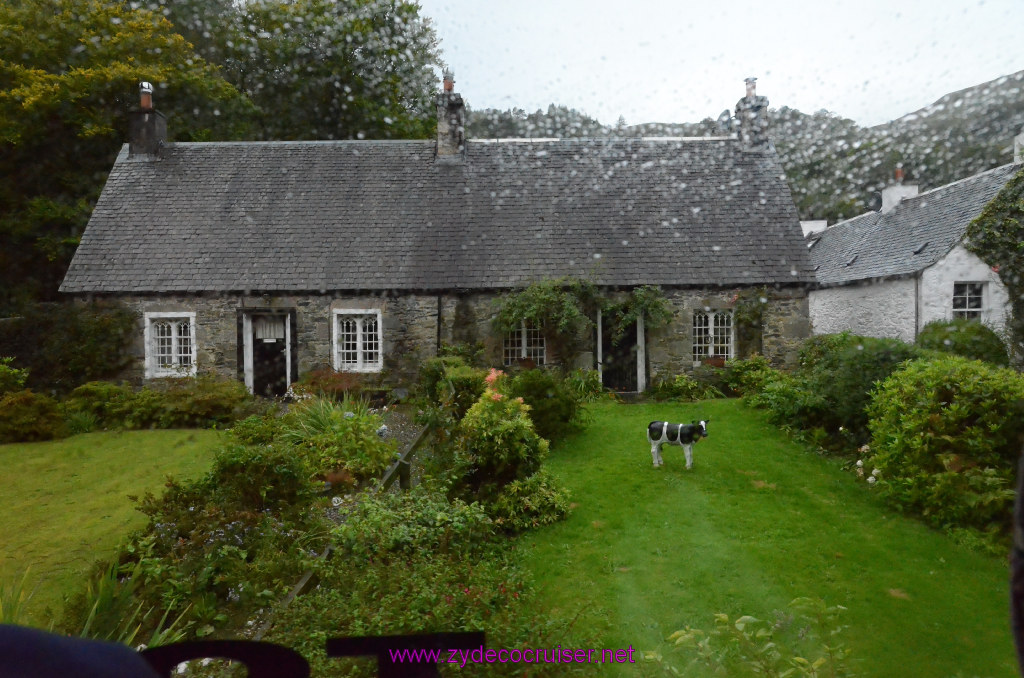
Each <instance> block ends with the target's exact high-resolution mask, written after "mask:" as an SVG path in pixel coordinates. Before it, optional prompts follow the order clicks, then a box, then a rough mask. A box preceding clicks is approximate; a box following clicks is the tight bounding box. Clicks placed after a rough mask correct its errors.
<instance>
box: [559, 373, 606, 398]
mask: <svg viewBox="0 0 1024 678" xmlns="http://www.w3.org/2000/svg"><path fill="white" fill-rule="evenodd" d="M562 383H563V385H564V386H565V389H566V390H567V391H568V392H569V393H570V394H571V395H572V397H573V398H574V399H575V400H576V402H578V403H592V402H596V401H597V400H598V399H599V398H600V397H601V396H602V395H603V394H604V386H603V385H602V384H601V373H600V372H598V371H597V370H585V369H582V368H577V369H575V370H573V371H571V372H569V374H567V375H565V380H564V381H563V382H562Z"/></svg>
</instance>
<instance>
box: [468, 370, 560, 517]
mask: <svg viewBox="0 0 1024 678" xmlns="http://www.w3.org/2000/svg"><path fill="white" fill-rule="evenodd" d="M488 379H490V383H491V384H492V385H500V382H499V380H502V379H503V375H502V374H501V373H500V372H498V371H496V370H493V371H492V372H491V373H490V374H489V375H488ZM529 411H530V408H529V406H528V405H526V404H525V403H524V402H523V399H522V398H511V397H505V396H504V395H503V394H502V393H501V392H500V391H498V390H496V389H494V388H491V387H488V388H487V389H486V390H485V391H484V392H483V395H482V396H481V397H480V399H479V400H477V402H476V403H475V404H474V405H473V406H472V407H471V408H469V411H468V412H466V416H465V417H463V418H462V421H461V422H460V423H459V426H458V440H457V448H456V458H455V464H456V470H457V473H458V476H459V478H458V481H457V492H458V493H459V494H460V495H463V496H465V497H466V498H468V499H478V500H481V501H484V502H490V501H493V500H494V499H495V498H496V497H497V496H498V494H499V493H500V492H501V490H502V488H503V487H504V486H505V485H507V484H508V483H510V482H512V481H513V480H521V479H524V478H527V477H529V476H531V475H533V474H534V473H536V472H537V470H538V469H539V468H540V464H541V461H543V459H544V458H545V457H546V456H547V453H548V441H546V440H544V439H543V438H541V437H540V436H539V435H537V432H536V431H535V430H534V428H533V422H532V421H531V420H530V415H529Z"/></svg>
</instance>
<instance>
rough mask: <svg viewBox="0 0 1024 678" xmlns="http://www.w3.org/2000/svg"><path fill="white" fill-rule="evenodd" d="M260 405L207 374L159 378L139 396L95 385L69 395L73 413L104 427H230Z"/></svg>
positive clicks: (241, 389)
mask: <svg viewBox="0 0 1024 678" xmlns="http://www.w3.org/2000/svg"><path fill="white" fill-rule="evenodd" d="M258 407H259V406H258V405H257V403H256V401H255V400H254V399H253V398H252V396H250V395H249V392H248V391H246V389H245V386H244V385H243V384H242V383H241V382H238V381H235V380H233V379H217V378H215V377H212V376H208V375H204V376H200V377H195V378H183V379H155V380H152V381H151V382H149V384H148V385H147V386H145V387H143V388H141V389H139V390H138V391H135V390H133V389H132V388H131V387H130V386H128V385H127V384H120V385H118V384H112V383H109V382H103V381H93V382H89V383H87V384H82V385H81V386H79V387H78V388H76V389H75V390H74V391H72V392H71V395H70V397H69V398H68V400H67V402H66V403H65V408H66V409H67V411H68V413H69V414H77V413H88V414H91V415H92V416H94V417H95V418H96V420H97V421H98V422H99V424H100V425H101V426H103V427H106V428H128V429H143V428H196V427H207V426H217V425H223V424H228V423H230V422H232V421H235V420H236V419H239V418H242V417H244V416H245V415H246V414H247V413H250V412H252V411H253V410H254V409H257V408H258Z"/></svg>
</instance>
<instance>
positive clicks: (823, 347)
mask: <svg viewBox="0 0 1024 678" xmlns="http://www.w3.org/2000/svg"><path fill="white" fill-rule="evenodd" d="M862 338H863V337H858V336H856V335H853V334H850V333H849V332H840V333H839V334H817V335H814V336H812V337H809V338H807V339H805V340H804V341H803V342H802V343H801V344H800V352H799V354H798V356H799V357H798V363H799V367H800V369H801V370H803V371H810V370H813V369H814V368H815V367H817V366H818V365H819V363H825V364H826V365H835V364H836V361H837V356H838V354H839V352H840V351H842V350H844V349H846V348H848V347H849V346H855V345H856V344H857V342H858V340H859V339H862Z"/></svg>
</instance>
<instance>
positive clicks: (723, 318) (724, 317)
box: [693, 311, 735, 362]
mask: <svg viewBox="0 0 1024 678" xmlns="http://www.w3.org/2000/svg"><path fill="white" fill-rule="evenodd" d="M734 345H735V340H734V336H733V327H732V311H694V312H693V360H694V362H698V361H700V360H703V359H705V358H725V359H726V360H730V359H732V357H733V353H734V351H733V347H734Z"/></svg>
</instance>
